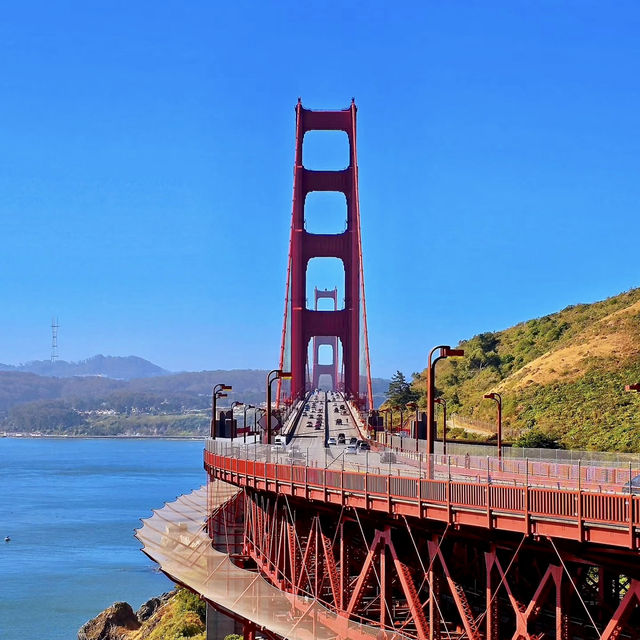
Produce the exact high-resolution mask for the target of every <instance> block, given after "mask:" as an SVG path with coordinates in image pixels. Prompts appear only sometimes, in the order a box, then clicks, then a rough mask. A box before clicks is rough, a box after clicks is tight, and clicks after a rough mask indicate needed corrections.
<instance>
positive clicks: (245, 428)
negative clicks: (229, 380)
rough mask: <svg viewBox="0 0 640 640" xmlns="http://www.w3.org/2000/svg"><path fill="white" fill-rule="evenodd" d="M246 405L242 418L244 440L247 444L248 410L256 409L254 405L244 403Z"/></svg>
mask: <svg viewBox="0 0 640 640" xmlns="http://www.w3.org/2000/svg"><path fill="white" fill-rule="evenodd" d="M243 405H244V416H243V417H242V440H243V441H244V442H245V443H246V442H247V409H254V408H255V407H254V406H253V405H252V404H247V403H246V402H243Z"/></svg>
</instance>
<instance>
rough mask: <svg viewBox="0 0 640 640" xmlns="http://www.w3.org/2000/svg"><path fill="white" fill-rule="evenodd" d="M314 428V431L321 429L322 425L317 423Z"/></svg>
mask: <svg viewBox="0 0 640 640" xmlns="http://www.w3.org/2000/svg"><path fill="white" fill-rule="evenodd" d="M314 429H315V430H316V431H320V429H322V425H319V424H317V425H316V426H315V427H314Z"/></svg>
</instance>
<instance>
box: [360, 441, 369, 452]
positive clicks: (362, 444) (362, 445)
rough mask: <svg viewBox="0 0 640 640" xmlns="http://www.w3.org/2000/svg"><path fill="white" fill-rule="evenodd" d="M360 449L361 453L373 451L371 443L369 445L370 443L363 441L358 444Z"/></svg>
mask: <svg viewBox="0 0 640 640" xmlns="http://www.w3.org/2000/svg"><path fill="white" fill-rule="evenodd" d="M358 449H359V450H360V451H371V446H370V445H369V443H368V442H363V441H361V442H360V443H359V444H358Z"/></svg>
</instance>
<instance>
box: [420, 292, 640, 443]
mask: <svg viewBox="0 0 640 640" xmlns="http://www.w3.org/2000/svg"><path fill="white" fill-rule="evenodd" d="M459 346H460V347H462V348H464V350H465V356H464V357H463V358H458V359H455V360H454V359H451V360H445V361H441V362H440V363H438V365H437V379H436V386H437V388H438V391H439V394H440V395H443V396H444V397H445V398H446V399H447V403H448V410H449V414H450V415H451V413H453V412H455V413H456V414H457V415H458V416H460V417H462V418H465V417H466V418H469V419H472V420H477V421H479V422H480V423H481V424H482V421H484V422H487V423H488V422H490V421H494V420H495V405H494V404H493V403H492V402H490V401H488V400H483V399H482V396H483V395H484V394H485V393H488V392H490V391H497V392H500V393H501V394H502V397H503V425H504V428H505V435H506V437H507V438H510V439H512V440H513V439H517V438H523V436H531V435H535V434H540V433H541V434H545V435H548V436H550V437H552V438H555V439H557V440H558V442H559V444H560V445H561V446H565V447H567V448H576V449H595V450H611V451H613V450H616V451H638V452H640V394H635V393H627V392H625V391H624V386H625V384H629V383H634V382H640V289H633V290H631V291H628V292H625V293H622V294H620V295H618V296H614V297H612V298H608V299H607V300H604V301H602V302H596V303H593V304H580V305H575V306H570V307H567V308H566V309H564V310H562V311H560V312H558V313H554V314H551V315H548V316H544V317H542V318H536V319H534V320H529V321H528V322H523V323H521V324H518V325H516V326H514V327H511V328H509V329H505V330H504V331H498V332H495V333H482V334H479V335H477V336H474V337H473V338H471V339H470V340H466V341H463V342H461V343H460V345H459ZM425 378H426V371H423V372H422V373H421V374H419V375H418V376H417V377H415V378H414V381H413V387H414V388H415V389H416V390H417V391H419V392H420V393H421V398H420V403H421V404H422V405H423V406H424V405H425V397H424V389H425Z"/></svg>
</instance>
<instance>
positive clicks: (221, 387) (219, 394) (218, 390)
mask: <svg viewBox="0 0 640 640" xmlns="http://www.w3.org/2000/svg"><path fill="white" fill-rule="evenodd" d="M232 389H233V387H231V386H230V385H228V384H217V385H215V386H214V387H213V390H212V392H211V428H210V430H209V435H210V436H211V437H212V438H213V439H214V440H215V439H216V400H217V399H218V398H226V397H227V394H226V393H223V392H224V391H231V390H232Z"/></svg>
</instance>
